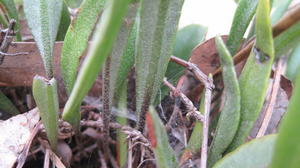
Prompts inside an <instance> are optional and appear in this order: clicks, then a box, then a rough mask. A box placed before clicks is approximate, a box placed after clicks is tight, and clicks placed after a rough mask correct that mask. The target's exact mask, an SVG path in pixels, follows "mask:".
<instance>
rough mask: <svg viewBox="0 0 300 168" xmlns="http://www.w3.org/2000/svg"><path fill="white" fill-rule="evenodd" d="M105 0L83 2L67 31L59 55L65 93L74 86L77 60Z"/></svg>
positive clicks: (69, 91)
mask: <svg viewBox="0 0 300 168" xmlns="http://www.w3.org/2000/svg"><path fill="white" fill-rule="evenodd" d="M104 3H105V0H84V1H83V2H82V4H81V6H80V10H79V13H78V15H77V17H76V18H75V19H74V20H73V21H72V23H71V25H70V26H69V29H68V31H67V34H66V37H65V40H64V45H63V48H62V55H61V72H62V76H63V80H64V84H65V86H66V89H67V92H68V93H69V94H70V93H71V91H72V88H73V86H74V83H75V80H76V76H77V69H78V66H79V60H80V57H81V56H82V54H83V53H84V51H85V50H86V48H87V46H88V41H89V38H90V36H91V34H92V31H93V29H94V27H95V24H96V22H97V19H98V17H99V16H100V14H101V11H102V9H103V6H104Z"/></svg>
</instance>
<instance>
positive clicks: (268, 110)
mask: <svg viewBox="0 0 300 168" xmlns="http://www.w3.org/2000/svg"><path fill="white" fill-rule="evenodd" d="M276 67H277V68H276V70H275V73H274V80H273V82H272V89H271V93H270V99H269V100H267V101H266V106H267V108H266V112H265V116H264V119H263V122H262V125H261V127H260V129H259V131H258V133H257V135H256V138H259V137H262V136H264V135H265V133H266V130H267V128H268V125H269V122H270V120H271V117H272V114H273V111H274V110H273V109H274V106H275V103H276V99H277V94H278V91H279V88H280V79H281V74H282V73H283V69H284V68H283V61H282V60H279V61H278V63H277V66H276Z"/></svg>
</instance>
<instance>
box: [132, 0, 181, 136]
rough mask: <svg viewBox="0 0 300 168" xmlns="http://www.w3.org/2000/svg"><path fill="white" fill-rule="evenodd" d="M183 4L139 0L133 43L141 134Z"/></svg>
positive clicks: (164, 69) (168, 55) (158, 84)
mask: <svg viewBox="0 0 300 168" xmlns="http://www.w3.org/2000/svg"><path fill="white" fill-rule="evenodd" d="M182 4H183V0H151V1H148V0H142V1H141V9H140V22H139V28H138V37H137V38H138V39H137V55H136V59H135V65H136V100H137V101H136V111H137V114H138V116H139V118H140V120H139V127H140V128H139V129H140V130H142V129H143V126H144V120H145V115H146V111H147V110H148V105H149V104H152V103H153V101H154V99H155V95H156V93H157V91H158V89H159V88H160V85H161V82H162V80H163V77H164V75H165V72H166V70H167V66H168V62H169V59H170V57H171V54H172V46H173V42H174V40H175V35H176V30H177V24H178V20H179V17H180V12H181V8H182Z"/></svg>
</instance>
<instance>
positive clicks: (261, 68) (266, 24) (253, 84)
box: [229, 0, 274, 151]
mask: <svg viewBox="0 0 300 168" xmlns="http://www.w3.org/2000/svg"><path fill="white" fill-rule="evenodd" d="M269 12H270V6H269V0H260V1H259V4H258V8H257V13H256V16H257V17H256V44H255V45H254V47H253V49H252V51H251V53H250V56H249V58H248V60H247V63H246V65H245V67H244V69H243V71H242V73H241V76H240V79H239V85H240V91H241V119H240V124H239V129H238V131H237V134H236V136H235V138H234V140H233V143H232V144H231V146H230V148H229V151H232V150H233V149H235V148H236V147H238V146H239V145H241V144H243V143H244V142H245V140H246V138H247V136H248V135H249V133H250V131H251V129H252V127H253V125H254V123H255V121H256V119H257V118H258V116H259V112H260V111H261V108H262V106H263V102H264V99H265V95H266V91H267V87H268V82H269V77H270V73H271V68H272V64H273V60H274V48H273V39H272V30H271V22H270V17H269Z"/></svg>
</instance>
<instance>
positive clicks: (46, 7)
mask: <svg viewBox="0 0 300 168" xmlns="http://www.w3.org/2000/svg"><path fill="white" fill-rule="evenodd" d="M62 3H63V2H62V1H61V0H51V1H49V0H24V12H25V15H26V19H27V23H28V26H29V27H30V29H31V32H32V34H33V37H34V40H35V41H36V43H37V46H38V48H39V50H40V53H41V56H42V59H43V62H44V66H45V70H46V74H47V77H48V78H51V77H52V76H53V65H52V64H53V63H52V62H53V58H52V56H53V46H54V42H55V39H56V35H57V31H58V26H59V22H60V16H61V10H62Z"/></svg>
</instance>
